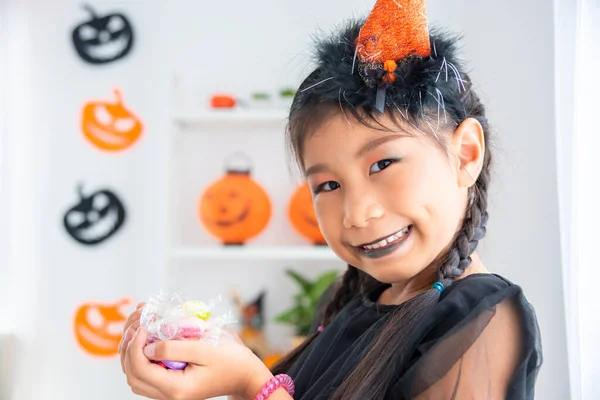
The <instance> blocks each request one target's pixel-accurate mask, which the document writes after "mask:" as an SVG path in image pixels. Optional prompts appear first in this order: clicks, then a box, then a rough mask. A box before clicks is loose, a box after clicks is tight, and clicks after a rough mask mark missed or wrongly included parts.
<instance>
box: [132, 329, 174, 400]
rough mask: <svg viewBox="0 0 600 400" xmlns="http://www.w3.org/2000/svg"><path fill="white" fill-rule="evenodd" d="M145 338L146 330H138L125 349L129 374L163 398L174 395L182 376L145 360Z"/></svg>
mask: <svg viewBox="0 0 600 400" xmlns="http://www.w3.org/2000/svg"><path fill="white" fill-rule="evenodd" d="M147 336H148V333H147V332H146V330H145V329H144V328H139V329H138V330H137V331H136V334H134V336H133V339H132V340H131V342H130V343H129V346H128V347H127V363H129V368H130V373H131V375H132V376H133V377H134V378H136V379H137V380H139V381H142V382H143V383H144V384H146V385H147V386H149V387H152V388H154V390H156V391H157V392H159V393H161V395H162V396H163V397H165V395H167V397H169V396H168V395H169V394H170V393H174V392H175V391H176V390H177V389H178V387H179V386H181V383H182V382H181V381H182V379H181V378H183V374H182V373H181V371H167V370H166V369H165V368H163V367H161V366H159V365H157V364H154V363H152V362H150V360H148V358H146V356H145V355H144V347H146V338H147ZM128 375H129V374H128Z"/></svg>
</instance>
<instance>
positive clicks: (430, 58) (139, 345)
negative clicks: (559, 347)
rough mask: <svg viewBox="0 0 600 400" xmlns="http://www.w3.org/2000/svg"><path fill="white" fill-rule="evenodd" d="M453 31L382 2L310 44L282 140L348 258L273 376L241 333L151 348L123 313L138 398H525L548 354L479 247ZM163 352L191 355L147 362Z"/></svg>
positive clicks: (467, 96)
mask: <svg viewBox="0 0 600 400" xmlns="http://www.w3.org/2000/svg"><path fill="white" fill-rule="evenodd" d="M455 42H456V40H455V39H453V38H450V37H448V36H447V35H444V34H442V33H439V32H437V31H429V29H428V27H427V20H426V17H425V8H424V1H423V0H421V1H418V0H405V1H401V0H379V1H378V2H377V4H376V5H375V7H374V9H373V11H372V13H371V14H370V16H369V18H368V19H367V20H366V21H362V22H360V23H359V22H353V23H350V24H349V25H348V26H347V27H346V28H344V29H342V30H341V31H340V32H339V33H338V34H337V35H334V36H333V37H331V38H328V39H325V40H323V41H321V42H320V43H319V44H318V47H317V61H318V66H317V68H316V69H315V70H314V71H313V72H312V73H311V74H310V75H309V76H308V77H307V78H306V79H305V80H304V82H303V83H302V84H301V86H300V88H299V90H298V94H297V96H296V98H295V99H294V103H293V105H292V108H291V112H290V117H289V125H288V143H289V146H290V149H291V150H292V151H293V154H294V155H295V157H296V160H297V162H298V165H299V166H300V168H301V170H302V171H303V173H304V175H305V177H306V179H307V180H308V182H309V184H310V187H311V189H312V191H313V193H314V206H315V211H316V214H317V217H318V221H319V226H320V228H321V231H322V232H323V235H324V237H325V239H326V240H327V243H328V245H329V246H330V248H331V249H332V250H333V251H334V252H335V253H336V254H337V255H338V256H339V257H340V258H341V259H343V260H344V261H345V262H347V263H348V269H347V271H346V273H345V274H344V276H343V280H342V281H341V284H340V285H339V287H338V288H337V291H336V292H335V295H334V296H333V298H332V299H331V300H330V301H329V303H328V305H327V307H326V308H325V310H324V312H323V314H322V315H321V316H320V318H319V322H320V323H319V324H318V327H316V328H315V330H314V332H313V333H312V335H310V337H308V338H307V339H306V341H305V342H304V343H303V344H302V345H301V346H299V347H298V348H297V349H295V350H294V351H293V352H291V353H290V354H288V355H287V356H286V357H285V358H284V359H283V360H281V361H280V362H279V363H278V364H277V365H276V366H274V367H273V369H272V371H269V370H268V369H267V368H266V367H265V366H264V365H263V364H262V362H261V361H260V360H259V359H258V358H257V357H256V356H254V354H252V352H251V351H249V350H248V349H247V348H245V347H244V346H243V345H242V344H241V343H240V342H239V341H236V340H230V341H226V342H224V343H222V344H220V345H218V346H216V347H214V346H212V345H210V344H205V343H203V342H201V341H187V342H186V341H168V342H160V343H156V344H152V345H148V346H145V339H146V332H145V331H144V330H143V329H138V328H137V327H138V325H139V323H138V322H137V320H138V319H139V311H138V312H136V313H134V314H132V315H131V316H130V318H129V320H128V322H127V325H128V326H127V327H126V332H125V334H124V340H123V346H122V349H121V356H122V365H123V369H124V371H125V373H126V375H127V380H128V384H129V385H130V386H131V388H132V389H133V391H134V392H135V393H138V394H141V395H144V396H147V397H150V398H155V399H185V400H196V399H205V398H210V397H216V396H221V395H230V396H235V397H238V398H244V399H254V398H257V399H258V398H261V399H262V398H267V397H268V398H269V399H270V400H283V399H290V398H294V399H303V400H315V399H344V400H346V399H354V400H358V399H360V400H365V399H368V400H371V399H372V400H375V399H532V398H533V396H534V385H535V381H536V377H537V373H538V371H539V368H540V365H541V360H542V354H541V347H540V336H539V331H538V326H537V321H536V318H535V313H534V310H533V308H532V307H531V306H530V304H529V303H528V302H527V300H526V298H525V297H524V295H523V293H522V291H521V289H520V287H519V286H517V285H514V284H513V283H511V282H509V281H508V280H506V279H504V278H503V277H501V276H498V275H495V274H491V273H489V271H488V270H487V269H486V267H485V266H484V264H483V262H482V260H481V259H480V257H479V256H478V254H477V252H476V248H477V244H478V243H479V241H480V240H481V239H482V238H483V237H484V235H485V233H486V224H487V222H488V213H487V191H488V186H489V183H490V163H491V153H490V146H489V144H490V129H489V125H488V121H487V119H486V115H485V109H484V106H483V105H482V104H481V102H480V100H479V98H478V97H477V95H476V94H475V92H474V91H473V87H472V83H471V80H470V78H469V77H468V76H467V74H466V73H465V72H464V69H463V67H462V65H461V63H460V62H459V60H458V56H457V50H456V43H455ZM134 331H135V332H136V334H135V335H134V337H133V339H131V336H132V335H131V334H132V333H133V332H134ZM232 337H233V338H235V336H233V335H232ZM164 359H167V360H180V361H186V362H188V363H189V365H188V367H187V368H186V369H185V370H184V371H183V372H182V371H169V370H165V369H163V368H162V367H160V366H157V365H156V364H153V363H151V362H150V360H164ZM274 376H275V378H274ZM261 396H262V397H261Z"/></svg>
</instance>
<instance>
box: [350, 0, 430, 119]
mask: <svg viewBox="0 0 600 400" xmlns="http://www.w3.org/2000/svg"><path fill="white" fill-rule="evenodd" d="M355 45H356V50H355V55H354V63H357V64H358V68H359V73H360V75H361V77H362V78H363V80H364V81H365V83H366V84H367V85H368V86H371V87H373V86H376V87H377V88H378V90H377V98H376V102H375V108H376V109H377V110H378V111H379V112H382V113H383V110H384V107H385V93H386V89H387V87H388V86H389V85H392V84H394V82H395V81H396V76H395V75H394V72H395V71H396V69H397V67H398V64H400V63H401V62H402V61H403V60H405V59H407V58H412V57H429V56H430V55H431V45H430V38H429V29H428V22H427V14H426V8H425V0H377V3H376V4H375V6H374V7H373V10H372V11H371V13H370V14H369V17H368V18H367V20H366V21H365V23H364V25H363V26H362V28H361V29H360V32H359V35H358V37H357V39H356V43H355ZM353 69H354V64H353Z"/></svg>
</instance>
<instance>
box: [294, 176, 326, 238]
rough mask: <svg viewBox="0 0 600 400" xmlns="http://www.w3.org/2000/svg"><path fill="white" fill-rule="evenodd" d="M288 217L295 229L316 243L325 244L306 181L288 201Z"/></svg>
mask: <svg viewBox="0 0 600 400" xmlns="http://www.w3.org/2000/svg"><path fill="white" fill-rule="evenodd" d="M288 218H289V220H290V222H291V224H292V226H293V227H294V229H296V231H297V232H298V233H299V234H300V235H302V236H304V237H305V238H307V239H308V240H310V241H311V243H314V244H316V245H324V244H326V242H325V238H324V237H323V234H322V233H321V230H320V229H319V223H318V222H317V216H316V215H315V208H314V205H313V200H312V193H311V191H310V187H309V186H308V183H306V182H305V183H304V184H303V185H301V186H300V187H298V188H297V189H296V191H295V192H294V194H293V195H292V198H291V200H290V203H289V207H288Z"/></svg>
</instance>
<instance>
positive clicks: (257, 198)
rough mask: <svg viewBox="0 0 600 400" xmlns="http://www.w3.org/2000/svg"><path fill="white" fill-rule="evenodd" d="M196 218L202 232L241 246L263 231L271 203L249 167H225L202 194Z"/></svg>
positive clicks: (225, 242) (226, 242)
mask: <svg viewBox="0 0 600 400" xmlns="http://www.w3.org/2000/svg"><path fill="white" fill-rule="evenodd" d="M236 156H237V155H236ZM199 217H200V221H201V223H202V225H203V226H204V228H205V229H206V230H207V231H208V232H209V233H210V234H211V235H213V236H215V237H216V238H218V239H220V240H221V242H222V243H223V244H225V245H242V244H244V243H246V242H247V241H248V240H249V239H251V238H254V237H255V236H257V235H258V234H260V233H261V232H262V231H263V230H264V229H265V228H266V226H267V224H268V223H269V221H270V219H271V201H270V199H269V197H268V196H267V193H266V192H265V190H264V189H263V188H262V187H261V186H260V185H259V184H258V183H257V182H256V181H255V180H254V179H253V178H252V176H251V169H250V167H246V168H232V167H228V168H227V169H226V172H225V175H224V176H223V177H221V178H220V179H218V180H217V181H216V182H214V183H213V184H211V185H210V186H209V187H208V188H207V189H206V190H205V192H204V193H203V194H202V196H201V198H200V201H199Z"/></svg>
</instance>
